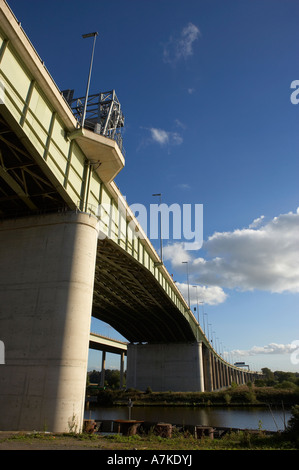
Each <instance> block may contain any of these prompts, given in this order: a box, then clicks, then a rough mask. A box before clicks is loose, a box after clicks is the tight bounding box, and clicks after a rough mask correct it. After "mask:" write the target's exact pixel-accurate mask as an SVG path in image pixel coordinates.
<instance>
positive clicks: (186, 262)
mask: <svg viewBox="0 0 299 470" xmlns="http://www.w3.org/2000/svg"><path fill="white" fill-rule="evenodd" d="M182 264H186V265H187V285H188V305H189V308H190V291H189V263H188V261H182Z"/></svg>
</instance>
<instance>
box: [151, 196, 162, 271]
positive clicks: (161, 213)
mask: <svg viewBox="0 0 299 470" xmlns="http://www.w3.org/2000/svg"><path fill="white" fill-rule="evenodd" d="M153 196H159V198H160V258H161V262H163V253H162V250H163V247H162V212H161V209H162V208H161V204H162V194H161V193H157V194H153Z"/></svg>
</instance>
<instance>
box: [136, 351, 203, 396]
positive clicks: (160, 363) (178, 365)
mask: <svg viewBox="0 0 299 470" xmlns="http://www.w3.org/2000/svg"><path fill="white" fill-rule="evenodd" d="M127 387H128V388H131V387H132V388H136V389H138V390H146V389H147V387H150V388H151V389H152V390H153V391H168V390H171V391H180V392H184V391H185V392H189V391H196V392H198V391H204V389H205V385H204V369H203V353H202V342H198V343H158V344H151V343H148V344H129V345H128V350H127Z"/></svg>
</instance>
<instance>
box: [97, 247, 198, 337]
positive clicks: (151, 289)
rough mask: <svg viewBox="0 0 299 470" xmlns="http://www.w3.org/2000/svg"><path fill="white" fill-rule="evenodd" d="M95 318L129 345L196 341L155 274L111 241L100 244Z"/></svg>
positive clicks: (185, 320) (184, 319)
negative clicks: (109, 326)
mask: <svg viewBox="0 0 299 470" xmlns="http://www.w3.org/2000/svg"><path fill="white" fill-rule="evenodd" d="M92 315H93V316H94V317H96V318H98V319H100V320H102V321H104V322H106V323H109V324H110V325H111V326H112V327H113V328H115V329H116V330H117V331H118V332H119V333H121V334H122V335H123V336H124V337H125V338H126V339H127V340H128V341H129V342H152V343H153V342H154V343H157V342H186V341H187V342H188V341H191V342H193V341H195V336H194V333H193V331H192V329H191V326H190V324H189V322H188V321H187V319H186V318H185V317H184V315H182V313H181V312H180V311H179V309H178V308H177V307H176V306H175V304H174V303H173V302H172V300H171V299H170V298H169V297H168V296H167V294H166V293H165V292H164V290H163V288H162V287H161V285H160V284H159V282H158V281H157V280H156V279H155V277H154V276H153V275H152V273H151V272H150V271H149V270H148V269H146V268H145V267H144V266H143V265H142V264H140V263H139V262H138V261H136V260H135V259H134V258H132V256H130V255H129V254H127V253H126V252H125V251H124V250H122V249H121V248H119V247H118V245H117V244H116V243H114V242H113V241H111V240H109V239H105V240H99V241H98V251H97V261H96V271H95V286H94V299H93V313H92Z"/></svg>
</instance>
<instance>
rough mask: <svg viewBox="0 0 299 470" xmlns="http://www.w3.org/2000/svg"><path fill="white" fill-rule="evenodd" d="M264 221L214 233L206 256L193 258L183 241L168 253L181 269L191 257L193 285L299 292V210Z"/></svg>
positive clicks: (170, 248)
mask: <svg viewBox="0 0 299 470" xmlns="http://www.w3.org/2000/svg"><path fill="white" fill-rule="evenodd" d="M263 221H264V218H258V219H256V220H255V221H254V223H253V225H254V226H256V225H257V222H258V225H259V227H258V228H249V227H248V228H243V229H238V230H234V231H232V232H216V233H214V234H213V235H212V236H211V237H209V238H208V240H207V241H206V242H204V244H203V249H204V250H205V251H206V253H207V258H206V259H205V258H203V257H198V258H192V259H191V257H190V254H189V253H188V252H184V250H183V248H182V247H183V244H182V246H180V244H179V243H177V244H175V245H173V246H172V247H171V246H169V247H168V249H167V250H166V252H165V255H166V257H167V259H168V260H170V261H171V263H172V265H173V266H174V267H176V268H177V269H180V270H182V265H181V264H180V260H181V259H182V260H183V259H184V257H185V259H186V256H189V258H188V261H189V275H190V279H192V283H193V284H204V285H208V286H218V287H220V288H229V289H239V290H243V291H246V290H254V289H258V290H264V291H269V292H276V293H282V292H293V293H296V292H299V209H298V210H297V212H296V213H293V212H289V213H288V214H282V215H280V216H278V217H274V218H273V220H271V221H269V222H267V223H264V225H260V224H261V223H262V222H263ZM253 225H252V224H250V226H251V227H253ZM186 260H187V259H186ZM190 282H191V281H190Z"/></svg>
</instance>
